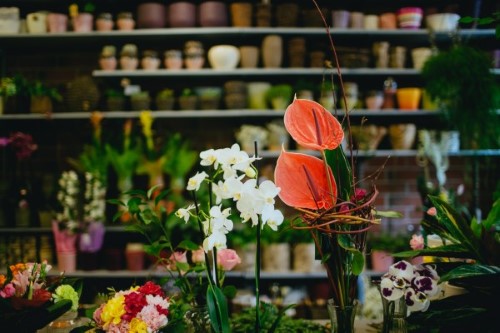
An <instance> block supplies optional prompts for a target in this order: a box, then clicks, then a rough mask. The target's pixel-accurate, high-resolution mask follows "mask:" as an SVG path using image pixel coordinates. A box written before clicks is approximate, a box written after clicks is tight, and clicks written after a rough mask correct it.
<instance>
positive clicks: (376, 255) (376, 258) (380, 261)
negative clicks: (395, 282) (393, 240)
mask: <svg viewBox="0 0 500 333" xmlns="http://www.w3.org/2000/svg"><path fill="white" fill-rule="evenodd" d="M371 257H372V270H373V271H375V272H387V271H389V267H390V266H391V265H392V264H393V263H394V257H393V256H391V254H390V253H389V252H386V251H379V250H373V251H372V254H371Z"/></svg>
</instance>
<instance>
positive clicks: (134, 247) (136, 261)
mask: <svg viewBox="0 0 500 333" xmlns="http://www.w3.org/2000/svg"><path fill="white" fill-rule="evenodd" d="M144 256H145V252H144V245H143V244H142V243H128V244H127V246H126V247H125V262H126V264H127V269H128V270H129V271H141V270H143V269H144Z"/></svg>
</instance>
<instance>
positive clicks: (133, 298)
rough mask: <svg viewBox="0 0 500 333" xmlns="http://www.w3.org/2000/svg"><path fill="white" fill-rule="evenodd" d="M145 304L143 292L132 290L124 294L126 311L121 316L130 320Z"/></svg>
mask: <svg viewBox="0 0 500 333" xmlns="http://www.w3.org/2000/svg"><path fill="white" fill-rule="evenodd" d="M147 304H148V302H147V301H146V295H145V294H142V293H140V292H132V293H130V294H128V295H125V311H126V313H125V314H124V315H123V316H122V319H123V320H126V321H131V320H132V319H133V318H135V316H136V315H137V314H138V313H139V312H140V311H141V310H142V308H143V307H144V306H146V305H147Z"/></svg>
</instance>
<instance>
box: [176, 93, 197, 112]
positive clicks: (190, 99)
mask: <svg viewBox="0 0 500 333" xmlns="http://www.w3.org/2000/svg"><path fill="white" fill-rule="evenodd" d="M197 105H198V96H179V108H180V109H181V110H184V111H188V110H196V108H197Z"/></svg>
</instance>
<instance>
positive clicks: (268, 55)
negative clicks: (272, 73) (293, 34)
mask: <svg viewBox="0 0 500 333" xmlns="http://www.w3.org/2000/svg"><path fill="white" fill-rule="evenodd" d="M282 61H283V38H281V36H278V35H268V36H266V37H264V40H263V42H262V63H263V64H264V67H265V68H278V67H281V62H282Z"/></svg>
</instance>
